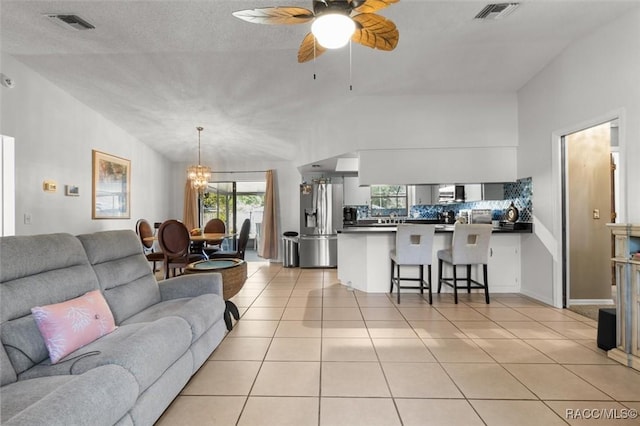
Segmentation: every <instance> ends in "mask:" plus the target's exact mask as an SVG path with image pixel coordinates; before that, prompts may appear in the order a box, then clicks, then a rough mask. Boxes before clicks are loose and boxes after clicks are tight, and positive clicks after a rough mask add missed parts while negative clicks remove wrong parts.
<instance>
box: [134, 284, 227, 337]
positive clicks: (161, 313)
mask: <svg viewBox="0 0 640 426" xmlns="http://www.w3.org/2000/svg"><path fill="white" fill-rule="evenodd" d="M224 309H225V303H224V300H223V299H222V297H220V296H219V295H217V294H203V295H200V296H197V297H193V298H182V299H174V300H167V301H165V302H160V303H156V304H155V305H153V306H150V307H148V308H147V309H145V310H144V311H142V312H140V313H139V314H137V315H134V316H132V317H131V318H129V319H127V320H126V321H124V322H123V324H135V323H140V322H150V321H155V320H157V319H159V318H164V317H167V316H177V317H180V318H183V319H184V320H185V321H187V322H188V323H189V325H190V326H191V341H192V342H195V341H196V340H198V339H199V338H200V336H202V335H203V334H204V333H205V332H206V331H207V330H208V329H209V328H211V327H212V326H213V324H215V323H216V322H217V321H220V320H221V319H222V316H223V314H224Z"/></svg>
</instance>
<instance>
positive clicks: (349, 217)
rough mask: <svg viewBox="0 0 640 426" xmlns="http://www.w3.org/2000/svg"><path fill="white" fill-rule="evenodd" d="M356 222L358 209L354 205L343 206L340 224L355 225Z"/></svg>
mask: <svg viewBox="0 0 640 426" xmlns="http://www.w3.org/2000/svg"><path fill="white" fill-rule="evenodd" d="M357 223H358V209H356V208H355V207H344V208H343V209H342V224H343V225H355V224H357Z"/></svg>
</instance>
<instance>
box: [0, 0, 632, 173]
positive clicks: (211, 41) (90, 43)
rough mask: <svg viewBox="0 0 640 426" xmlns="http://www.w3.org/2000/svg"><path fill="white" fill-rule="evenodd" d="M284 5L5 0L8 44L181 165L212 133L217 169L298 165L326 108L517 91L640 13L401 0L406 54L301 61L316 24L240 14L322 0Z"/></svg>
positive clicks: (0, 9) (625, 6)
mask: <svg viewBox="0 0 640 426" xmlns="http://www.w3.org/2000/svg"><path fill="white" fill-rule="evenodd" d="M284 3H285V4H280V3H279V0H273V1H267V0H226V1H219V0H206V1H193V0H174V1H163V0H148V1H130V0H101V1H99V0H84V1H82V0H80V1H55V0H52V1H24V0H20V1H11V0H3V1H2V3H1V5H0V14H1V15H0V19H1V27H0V35H1V40H2V42H1V49H2V51H3V52H5V53H8V54H10V55H13V56H14V57H16V58H17V59H18V60H19V61H21V62H23V63H24V64H26V65H27V66H28V67H30V68H32V69H33V70H35V71H36V72H38V73H39V74H41V75H42V76H44V77H45V78H47V79H49V80H50V81H52V82H53V83H54V84H56V85H58V86H59V87H61V88H62V89H63V90H65V91H66V92H68V93H70V94H71V95H72V96H74V97H76V98H77V99H79V100H80V101H81V102H83V103H85V104H86V105H88V106H89V107H91V108H92V109H94V110H96V111H98V112H99V113H101V114H102V115H104V116H105V117H107V118H108V119H110V120H112V121H113V122H114V123H116V124H117V125H119V126H120V127H122V128H123V129H125V130H126V131H127V132H129V133H130V134H132V135H133V136H135V137H137V138H138V139H139V140H140V141H142V142H144V143H146V144H147V145H149V146H151V147H153V148H154V149H156V150H157V151H159V152H161V153H163V154H164V155H166V156H167V157H169V158H171V159H172V160H175V161H184V162H189V161H193V160H194V159H195V155H196V149H197V148H196V147H197V144H196V141H197V132H196V130H195V127H196V126H197V125H202V126H204V127H205V131H204V132H203V133H202V145H203V160H204V161H205V162H206V161H207V158H208V157H210V156H214V155H215V156H216V157H218V158H220V157H223V158H224V156H233V155H237V152H238V150H239V149H241V150H242V152H243V155H245V156H246V159H248V160H251V159H252V158H255V159H260V160H264V159H272V160H282V159H285V160H286V159H291V158H292V147H294V146H297V143H298V142H299V141H300V140H301V139H304V134H305V132H306V131H307V129H308V128H309V126H310V125H311V124H312V123H313V121H314V117H315V114H317V111H318V106H319V105H327V104H329V103H330V102H344V101H346V100H348V99H349V98H352V97H354V96H374V97H380V98H383V97H384V96H387V95H397V94H403V95H418V96H419V95H424V94H428V93H434V92H438V93H442V92H456V93H469V92H472V93H478V92H482V93H484V92H514V91H516V90H518V89H519V88H520V87H522V86H523V85H524V84H525V83H526V82H527V81H528V80H529V79H531V78H532V77H533V76H534V75H535V74H536V73H538V72H539V71H540V70H541V69H542V68H543V67H544V66H545V65H546V64H547V63H549V61H551V60H552V59H553V58H554V57H555V56H557V55H558V54H559V53H560V52H561V51H562V50H563V49H564V48H565V47H566V46H567V45H568V44H570V43H571V42H572V41H574V40H576V39H579V38H582V37H584V36H586V35H587V34H589V33H590V32H592V31H595V30H596V29H597V28H598V27H599V26H601V25H603V24H605V23H607V22H609V21H611V20H613V19H615V18H616V17H618V16H621V15H622V14H624V13H625V12H626V11H628V10H629V9H631V8H635V7H639V5H640V3H639V2H638V1H630V0H627V1H616V0H605V1H596V0H569V1H552V0H548V1H541V0H523V1H522V2H521V5H520V7H519V8H518V9H516V10H515V12H513V14H511V15H510V16H508V17H507V18H505V19H502V20H495V21H479V20H474V19H473V18H474V16H475V15H476V14H477V13H478V12H479V11H480V10H481V9H482V8H483V7H484V6H485V5H486V4H487V3H488V2H485V1H476V0H470V1H464V0H445V1H431V0H400V2H399V3H397V4H393V5H391V6H390V7H388V8H386V9H384V10H382V11H380V12H379V14H380V15H383V16H385V17H386V18H388V19H391V20H393V21H394V22H395V24H396V25H397V27H398V29H399V31H400V41H399V44H398V47H397V48H396V50H394V51H392V52H382V51H376V50H371V49H368V48H365V47H362V46H360V45H356V44H354V45H353V46H352V49H351V52H350V51H349V47H346V48H343V49H341V50H337V51H329V52H327V53H325V54H324V55H322V56H321V57H319V58H318V59H317V60H316V61H315V62H314V61H310V62H309V63H305V64H298V63H297V56H296V54H297V50H298V47H299V45H300V43H301V41H302V39H303V37H304V35H305V34H306V33H307V32H308V31H309V24H302V25H290V26H271V25H255V24H250V23H247V22H244V21H241V20H238V19H236V18H234V17H233V16H232V15H231V13H232V12H233V11H236V10H242V9H250V8H256V7H266V6H279V5H286V6H300V7H306V8H311V0H305V1H300V0H287V1H286V2H284ZM48 13H69V14H76V15H79V16H81V17H82V18H84V19H85V20H87V21H89V22H90V23H91V24H93V25H94V26H95V27H96V28H95V29H94V30H90V31H73V30H69V29H65V28H63V27H61V26H59V25H56V24H55V23H53V22H52V21H51V19H49V18H46V17H45V15H46V14H48ZM350 63H351V66H350ZM314 75H315V77H316V78H315V79H314ZM12 77H13V78H14V79H16V80H17V84H19V76H12ZM350 84H352V85H353V90H352V91H350V90H349V85H350Z"/></svg>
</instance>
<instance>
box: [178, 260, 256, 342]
mask: <svg viewBox="0 0 640 426" xmlns="http://www.w3.org/2000/svg"><path fill="white" fill-rule="evenodd" d="M184 271H185V273H186V274H198V273H208V272H218V273H220V275H222V297H223V298H224V301H225V305H226V307H225V311H224V322H225V324H226V325H227V330H231V329H232V328H233V326H232V324H231V315H233V318H235V319H236V321H237V320H239V319H240V312H239V311H238V307H237V306H236V305H235V303H233V302H232V301H230V300H229V299H231V298H232V297H233V296H235V295H236V294H237V293H238V292H239V291H240V289H241V288H242V286H243V285H244V282H245V281H246V280H247V262H245V261H244V260H242V259H211V260H201V261H199V262H194V263H191V264H189V266H187V267H186V268H185V270H184Z"/></svg>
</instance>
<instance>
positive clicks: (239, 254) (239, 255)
mask: <svg viewBox="0 0 640 426" xmlns="http://www.w3.org/2000/svg"><path fill="white" fill-rule="evenodd" d="M250 229H251V221H250V220H249V219H245V220H244V222H242V227H241V228H240V236H239V237H238V247H237V249H236V250H234V251H227V250H220V251H217V252H215V253H212V254H211V255H210V256H209V259H243V260H244V253H245V251H246V249H247V243H248V242H249V230H250Z"/></svg>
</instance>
